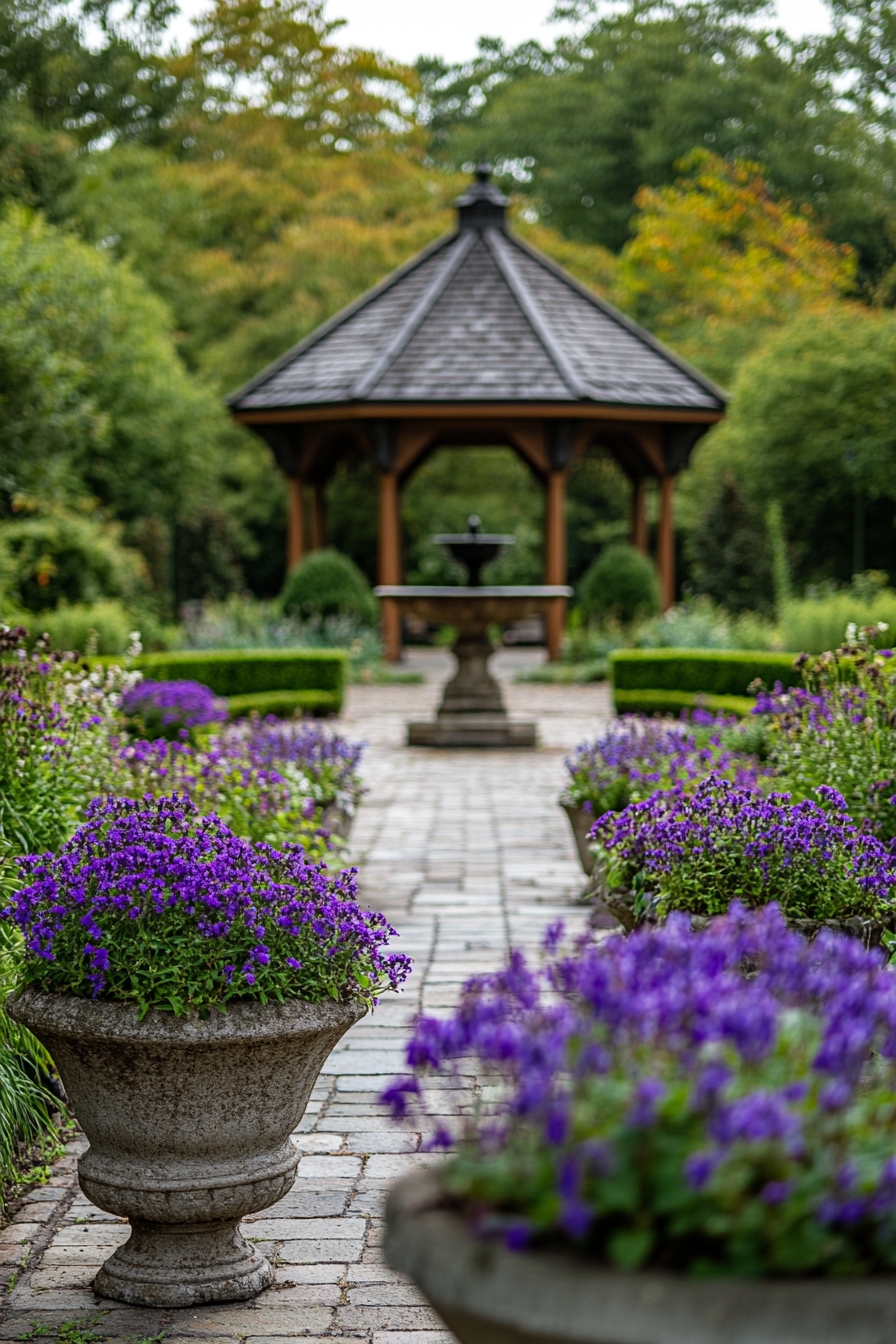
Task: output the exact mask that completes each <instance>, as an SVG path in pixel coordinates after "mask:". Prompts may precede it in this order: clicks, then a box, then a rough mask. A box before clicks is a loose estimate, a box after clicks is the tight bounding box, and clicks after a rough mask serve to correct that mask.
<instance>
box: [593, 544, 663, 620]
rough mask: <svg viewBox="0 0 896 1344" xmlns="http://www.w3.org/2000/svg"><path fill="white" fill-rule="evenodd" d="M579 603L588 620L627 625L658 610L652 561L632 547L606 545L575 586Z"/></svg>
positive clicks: (657, 593)
mask: <svg viewBox="0 0 896 1344" xmlns="http://www.w3.org/2000/svg"><path fill="white" fill-rule="evenodd" d="M579 601H580V603H581V605H582V608H583V610H584V611H585V613H586V615H587V616H589V617H595V618H596V619H598V620H606V619H608V618H612V619H614V620H617V621H622V622H629V621H633V620H635V619H636V618H637V617H639V616H652V615H653V614H654V612H656V611H658V610H659V605H660V589H659V581H658V579H657V576H656V570H655V568H654V566H653V562H652V561H651V560H650V559H648V557H647V556H646V555H642V554H641V552H640V551H638V550H636V549H635V547H634V546H624V545H622V544H621V543H617V544H616V545H613V546H607V547H606V548H605V549H604V550H603V551H602V552H601V554H600V555H599V556H598V557H597V559H596V560H595V561H594V562H593V563H592V564H591V565H590V566H589V568H588V569H587V571H586V572H585V575H584V577H583V578H582V580H581V582H580V584H579Z"/></svg>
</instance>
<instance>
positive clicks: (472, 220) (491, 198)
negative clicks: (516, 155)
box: [454, 160, 509, 229]
mask: <svg viewBox="0 0 896 1344" xmlns="http://www.w3.org/2000/svg"><path fill="white" fill-rule="evenodd" d="M491 175H492V166H491V164H490V163H486V162H485V160H483V161H482V162H481V163H478V164H477V165H476V168H475V169H474V175H473V181H472V182H471V183H470V185H469V186H468V187H467V190H466V191H465V192H464V194H463V196H458V198H457V200H456V201H455V202H454V204H455V206H456V207H457V227H458V229H503V228H505V226H506V220H505V212H506V210H507V206H508V205H509V201H508V199H507V197H506V196H505V195H504V193H503V192H502V191H499V190H498V188H497V187H496V186H495V184H494V183H493V182H492V181H491Z"/></svg>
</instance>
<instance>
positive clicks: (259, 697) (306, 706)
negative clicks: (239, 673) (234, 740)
mask: <svg viewBox="0 0 896 1344" xmlns="http://www.w3.org/2000/svg"><path fill="white" fill-rule="evenodd" d="M341 708H342V695H341V693H340V692H339V691H256V692H255V693H254V694H251V695H231V696H230V697H229V699H228V701H227V711H228V714H229V716H230V718H232V719H245V718H248V717H249V716H250V715H252V714H260V715H261V716H262V717H263V718H264V717H266V716H267V715H268V714H273V715H274V717H275V718H278V719H291V718H293V717H294V715H296V714H314V715H325V714H338V713H339V711H340V710H341Z"/></svg>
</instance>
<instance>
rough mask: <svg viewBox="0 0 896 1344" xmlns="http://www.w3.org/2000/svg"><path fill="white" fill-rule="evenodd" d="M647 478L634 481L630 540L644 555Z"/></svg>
mask: <svg viewBox="0 0 896 1344" xmlns="http://www.w3.org/2000/svg"><path fill="white" fill-rule="evenodd" d="M646 505H647V478H646V476H637V477H635V479H634V480H633V481H632V508H631V533H630V540H631V544H632V545H633V546H636V547H637V548H638V550H639V551H641V552H642V554H644V555H646V554H647V508H646Z"/></svg>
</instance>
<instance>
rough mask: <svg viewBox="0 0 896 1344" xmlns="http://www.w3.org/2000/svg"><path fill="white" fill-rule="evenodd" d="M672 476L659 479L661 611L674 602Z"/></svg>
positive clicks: (658, 560) (658, 558)
mask: <svg viewBox="0 0 896 1344" xmlns="http://www.w3.org/2000/svg"><path fill="white" fill-rule="evenodd" d="M674 488H675V477H674V476H668V475H667V476H661V477H660V524H659V529H658V532H657V548H656V550H657V566H658V568H659V571H660V598H661V601H662V606H663V611H668V610H669V608H670V607H671V606H672V605H673V604H674V602H675V522H674V518H673V513H672V502H673V500H672V496H673V491H674Z"/></svg>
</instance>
